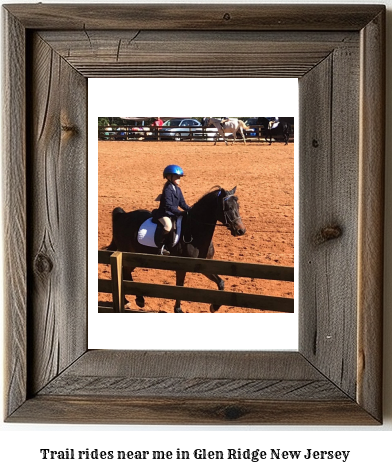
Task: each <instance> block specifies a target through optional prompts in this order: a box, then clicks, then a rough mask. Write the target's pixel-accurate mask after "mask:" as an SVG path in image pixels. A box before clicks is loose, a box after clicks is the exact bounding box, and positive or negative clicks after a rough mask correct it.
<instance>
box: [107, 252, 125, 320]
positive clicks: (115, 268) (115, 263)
mask: <svg viewBox="0 0 392 474" xmlns="http://www.w3.org/2000/svg"><path fill="white" fill-rule="evenodd" d="M110 267H111V271H112V294H113V312H114V313H123V312H124V295H123V278H122V252H114V253H113V254H112V255H111V256H110Z"/></svg>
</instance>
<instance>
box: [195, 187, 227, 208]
mask: <svg viewBox="0 0 392 474" xmlns="http://www.w3.org/2000/svg"><path fill="white" fill-rule="evenodd" d="M222 190H223V188H222V187H221V186H213V187H212V188H211V189H210V190H209V191H207V193H206V194H204V195H203V196H202V197H201V198H200V199H199V200H198V201H197V202H196V203H195V204H194V205H193V207H195V206H196V208H198V207H205V206H209V205H210V204H211V203H212V202H214V203H215V201H216V198H217V196H218V193H219V192H220V191H222Z"/></svg>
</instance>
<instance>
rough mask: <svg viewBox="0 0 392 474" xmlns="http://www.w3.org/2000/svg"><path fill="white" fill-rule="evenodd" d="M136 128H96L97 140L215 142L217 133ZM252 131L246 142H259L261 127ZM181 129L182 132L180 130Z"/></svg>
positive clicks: (208, 130)
mask: <svg viewBox="0 0 392 474" xmlns="http://www.w3.org/2000/svg"><path fill="white" fill-rule="evenodd" d="M135 128H136V127H128V126H121V127H98V139H100V140H140V139H151V140H163V139H168V140H170V139H172V140H190V141H193V140H208V139H210V140H215V135H216V134H217V133H218V131H214V130H212V129H211V127H203V126H201V127H200V126H198V127H174V128H175V129H176V132H175V133H173V135H169V134H168V132H167V131H165V130H163V129H161V128H160V127H140V128H144V130H134V129H135ZM251 128H252V130H253V131H246V130H245V131H244V133H245V138H246V139H247V140H261V139H262V138H263V136H264V132H263V130H264V126H263V125H252V126H251ZM182 129H183V130H182Z"/></svg>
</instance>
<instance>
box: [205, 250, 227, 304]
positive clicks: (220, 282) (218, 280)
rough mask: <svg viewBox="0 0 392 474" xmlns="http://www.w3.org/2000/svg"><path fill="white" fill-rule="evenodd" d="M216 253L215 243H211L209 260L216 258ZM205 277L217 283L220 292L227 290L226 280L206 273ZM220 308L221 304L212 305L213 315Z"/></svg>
mask: <svg viewBox="0 0 392 474" xmlns="http://www.w3.org/2000/svg"><path fill="white" fill-rule="evenodd" d="M214 253H215V249H214V243H213V242H211V243H210V246H209V247H208V252H207V259H209V260H211V259H212V258H213V257H214ZM203 275H204V276H205V277H207V278H208V279H209V280H211V281H213V282H214V283H216V285H217V286H218V290H220V291H223V290H224V289H225V282H224V280H222V278H221V277H220V276H219V275H211V274H206V273H203ZM220 307H221V305H220V304H211V305H210V311H211V313H215V311H218V309H219V308H220Z"/></svg>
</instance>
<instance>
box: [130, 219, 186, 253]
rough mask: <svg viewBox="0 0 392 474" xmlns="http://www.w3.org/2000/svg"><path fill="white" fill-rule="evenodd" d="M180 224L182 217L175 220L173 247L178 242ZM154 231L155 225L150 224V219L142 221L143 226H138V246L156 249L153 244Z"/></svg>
mask: <svg viewBox="0 0 392 474" xmlns="http://www.w3.org/2000/svg"><path fill="white" fill-rule="evenodd" d="M181 222H182V216H180V217H179V218H178V219H177V230H176V235H175V237H174V242H173V245H172V246H173V247H174V246H175V245H177V244H178V241H179V240H180V235H181ZM156 229H157V224H154V222H152V217H150V218H149V219H147V220H146V221H144V222H143V224H142V225H141V226H140V228H139V230H138V233H137V241H138V242H139V244H141V245H145V246H146V247H154V248H157V246H156V245H155V242H154V235H155V231H156Z"/></svg>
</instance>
